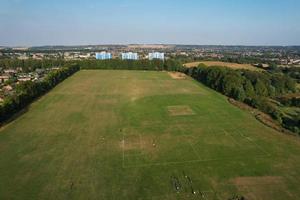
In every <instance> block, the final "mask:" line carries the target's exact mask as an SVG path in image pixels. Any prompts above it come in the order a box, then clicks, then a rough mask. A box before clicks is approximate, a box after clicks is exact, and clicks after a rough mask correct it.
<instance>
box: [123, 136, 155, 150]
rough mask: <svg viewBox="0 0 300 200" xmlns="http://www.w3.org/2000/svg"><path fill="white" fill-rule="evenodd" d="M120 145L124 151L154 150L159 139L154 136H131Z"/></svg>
mask: <svg viewBox="0 0 300 200" xmlns="http://www.w3.org/2000/svg"><path fill="white" fill-rule="evenodd" d="M120 147H121V148H122V149H123V150H124V151H130V150H137V151H142V152H145V153H151V152H154V151H155V150H156V149H157V148H156V147H157V141H156V139H155V138H154V137H152V136H139V135H136V136H130V137H127V138H124V140H122V141H121V143H120Z"/></svg>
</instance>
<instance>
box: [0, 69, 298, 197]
mask: <svg viewBox="0 0 300 200" xmlns="http://www.w3.org/2000/svg"><path fill="white" fill-rule="evenodd" d="M299 166H300V142H299V139H298V138H296V137H292V136H287V135H283V134H280V133H278V132H276V131H274V130H272V129H270V128H268V127H266V126H264V125H262V124H261V123H259V122H258V121H256V120H255V119H254V118H253V117H252V115H250V114H249V113H246V112H244V111H241V110H239V109H238V108H236V107H234V106H232V105H231V104H229V103H228V102H227V100H226V97H224V96H222V95H220V94H218V93H216V92H214V91H212V90H210V89H208V88H206V87H204V86H203V85H201V84H199V83H197V82H196V81H194V80H192V79H189V78H187V79H184V80H175V79H172V78H171V77H170V76H169V75H168V74H167V73H165V72H143V71H80V72H78V73H76V74H75V75H74V76H72V77H70V78H69V79H67V80H65V81H64V82H63V83H62V84H60V85H58V86H57V87H56V88H55V89H53V90H52V91H51V92H49V93H48V94H47V95H45V96H44V97H42V98H41V99H39V100H38V101H37V102H35V103H33V104H32V105H31V106H30V108H29V110H28V112H26V113H25V114H24V115H22V116H21V117H19V118H18V119H17V120H15V121H14V122H12V123H10V124H9V125H7V126H6V127H3V128H2V130H1V132H0V199H22V200H24V199H115V200H117V199H120V200H121V199H122V200H126V199H128V200H134V199H143V200H145V199H146V200H147V199H149V200H150V199H152V200H158V199H159V200H160V199H163V200H165V199H220V200H223V199H227V198H229V197H231V196H232V195H234V194H241V195H245V196H246V197H249V198H250V199H267V200H269V199H272V200H277V199H278V200H282V199H285V200H286V199H297V198H298V197H299V196H300V189H299V187H298V186H299V183H300V168H299ZM187 177H189V178H190V179H191V180H192V182H190V181H189V178H187ZM175 182H177V183H180V188H179V191H176V189H175V187H174V184H175ZM192 188H193V190H194V191H197V193H196V194H195V195H193V194H192V192H191V191H192ZM201 194H203V195H204V196H205V197H203V198H202V195H201Z"/></svg>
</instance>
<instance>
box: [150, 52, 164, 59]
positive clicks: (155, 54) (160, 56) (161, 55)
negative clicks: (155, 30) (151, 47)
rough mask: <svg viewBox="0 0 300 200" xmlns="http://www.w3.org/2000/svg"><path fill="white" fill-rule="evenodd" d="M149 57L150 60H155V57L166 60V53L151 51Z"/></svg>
mask: <svg viewBox="0 0 300 200" xmlns="http://www.w3.org/2000/svg"><path fill="white" fill-rule="evenodd" d="M148 58H149V60H153V59H159V60H164V59H165V54H164V53H160V52H153V53H149V55H148Z"/></svg>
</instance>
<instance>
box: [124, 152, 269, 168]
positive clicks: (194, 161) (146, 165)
mask: <svg viewBox="0 0 300 200" xmlns="http://www.w3.org/2000/svg"><path fill="white" fill-rule="evenodd" d="M266 157H271V155H256V156H251V158H266ZM233 159H248V157H245V156H233V157H224V158H215V159H198V160H188V161H170V162H158V163H149V164H141V165H127V166H126V165H125V166H124V167H123V168H140V167H150V166H167V165H176V164H184V163H197V162H214V161H226V160H231V161H232V160H233Z"/></svg>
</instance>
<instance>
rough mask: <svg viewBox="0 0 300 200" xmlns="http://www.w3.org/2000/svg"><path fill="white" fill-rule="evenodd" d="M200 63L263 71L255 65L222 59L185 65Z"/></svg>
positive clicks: (194, 65)
mask: <svg viewBox="0 0 300 200" xmlns="http://www.w3.org/2000/svg"><path fill="white" fill-rule="evenodd" d="M199 64H204V65H206V66H208V67H211V66H221V67H229V68H232V69H248V70H252V71H262V69H259V68H257V67H254V66H252V65H251V64H238V63H229V62H221V61H201V62H191V63H186V64H184V66H185V67H197V66H198V65H199Z"/></svg>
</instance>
